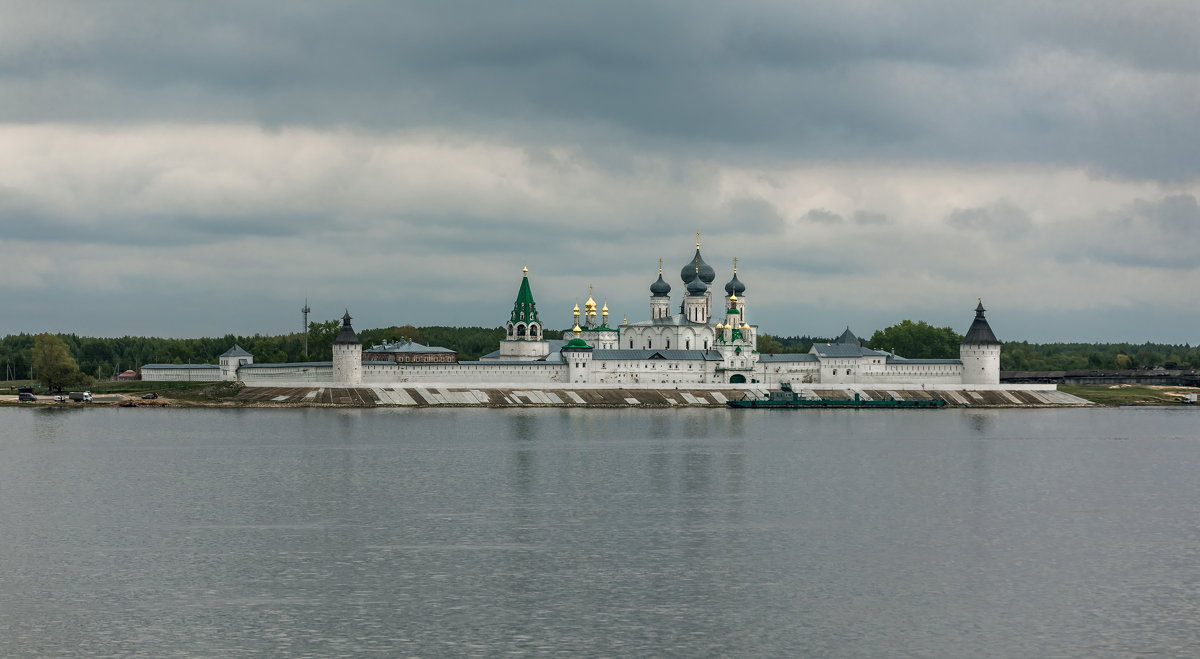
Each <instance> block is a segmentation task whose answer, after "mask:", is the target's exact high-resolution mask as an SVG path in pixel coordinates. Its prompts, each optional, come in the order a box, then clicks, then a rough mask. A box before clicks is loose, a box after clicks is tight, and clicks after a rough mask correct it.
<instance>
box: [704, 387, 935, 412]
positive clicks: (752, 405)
mask: <svg viewBox="0 0 1200 659" xmlns="http://www.w3.org/2000/svg"><path fill="white" fill-rule="evenodd" d="M725 404H726V405H728V406H730V407H735V408H744V409H758V410H765V409H770V410H778V409H796V408H814V407H816V408H828V407H836V408H846V407H848V408H853V409H862V408H865V409H928V408H939V407H946V401H945V400H943V399H941V398H930V399H918V400H903V399H895V398H888V399H883V400H868V399H865V398H863V397H862V396H860V395H859V394H858V393H857V392H856V393H855V394H854V398H835V399H832V400H830V399H820V398H818V399H811V398H804V397H802V396H800V394H799V393H797V392H795V391H793V390H792V386H791V385H790V384H788V383H786V382H784V383H782V384H781V385H779V389H778V390H777V391H772V392H770V393H769V394H768V396H767V398H765V399H757V398H745V399H742V400H729V401H725Z"/></svg>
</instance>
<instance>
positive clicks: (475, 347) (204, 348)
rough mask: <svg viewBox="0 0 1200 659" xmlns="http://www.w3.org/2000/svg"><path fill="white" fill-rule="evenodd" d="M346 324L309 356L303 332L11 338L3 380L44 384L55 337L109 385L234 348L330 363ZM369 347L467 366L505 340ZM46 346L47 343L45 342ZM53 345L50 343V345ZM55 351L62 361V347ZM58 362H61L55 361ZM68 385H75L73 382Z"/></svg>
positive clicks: (415, 330) (412, 332)
mask: <svg viewBox="0 0 1200 659" xmlns="http://www.w3.org/2000/svg"><path fill="white" fill-rule="evenodd" d="M341 326H342V321H340V320H329V321H323V322H312V323H309V331H308V337H307V351H306V349H305V335H304V333H303V332H293V333H289V334H279V335H264V334H254V335H251V336H241V335H235V334H226V335H224V336H219V337H205V338H198V339H170V338H160V337H148V336H123V337H116V338H107V337H81V336H79V335H76V334H38V335H35V334H10V335H8V336H5V337H4V338H0V377H2V378H3V379H6V380H30V379H40V378H39V377H38V376H37V371H38V369H37V368H35V361H34V357H35V354H36V353H37V350H35V347H36V345H37V344H38V338H39V337H55V338H56V339H57V340H58V341H60V342H61V343H62V347H63V350H62V356H64V357H66V358H69V359H70V360H71V361H72V362H73V363H74V366H75V368H76V369H77V370H78V371H79V373H81V374H82V375H86V376H90V377H91V378H93V379H96V380H105V379H108V378H110V377H112V376H114V375H117V374H119V373H121V372H122V371H124V370H136V369H138V368H140V367H141V366H142V365H143V364H216V363H217V358H218V357H219V356H220V355H221V354H222V353H224V352H225V351H226V350H229V348H230V347H232V346H233V345H234V344H237V345H240V346H241V347H242V348H244V349H245V350H246V351H247V352H249V353H250V354H252V355H254V361H256V362H265V363H285V362H304V361H330V360H332V359H333V339H334V337H336V336H337V334H338V332H339V331H340V330H341ZM545 335H546V338H548V339H559V338H562V332H561V331H555V330H546V332H545ZM358 337H359V340H360V341H362V343H363V347H364V348H369V347H371V346H373V345H377V344H380V343H382V342H384V341H389V342H394V341H398V340H401V339H409V340H412V341H416V342H417V343H421V344H424V345H429V346H440V347H443V348H449V349H451V350H454V351H456V352H457V353H458V358H459V359H460V360H462V361H469V360H475V359H479V357H480V356H481V355H485V354H487V353H489V352H492V351H494V350H496V349H497V348H499V345H500V340H501V339H503V338H504V328H500V327H445V326H431V327H413V326H412V325H403V326H398V327H385V328H378V329H368V330H363V331H361V332H358ZM42 343H46V340H45V339H43V340H42ZM47 345H49V344H47ZM40 349H43V350H53V351H54V354H55V355H56V356H57V355H59V353H58V348H57V347H54V348H50V347H45V348H40ZM53 361H55V362H57V361H59V359H58V358H57V357H56V358H55V359H54V360H53ZM67 386H75V383H70V384H69V385H67Z"/></svg>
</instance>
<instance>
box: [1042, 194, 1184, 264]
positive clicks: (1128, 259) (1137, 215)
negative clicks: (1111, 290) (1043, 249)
mask: <svg viewBox="0 0 1200 659" xmlns="http://www.w3.org/2000/svg"><path fill="white" fill-rule="evenodd" d="M1063 244H1066V243H1063ZM1075 245H1076V248H1075V249H1073V250H1069V251H1066V252H1065V253H1063V254H1061V255H1060V258H1062V259H1063V260H1064V261H1072V260H1079V258H1080V255H1081V254H1086V255H1087V256H1088V257H1089V258H1090V259H1091V260H1094V261H1100V262H1107V263H1113V264H1116V265H1122V266H1133V267H1138V268H1172V269H1182V270H1191V269H1194V268H1195V267H1196V263H1197V258H1196V247H1197V245H1200V204H1197V201H1196V197H1195V196H1193V195H1190V194H1179V195H1168V196H1165V197H1163V198H1161V199H1157V200H1148V199H1137V200H1134V201H1133V202H1132V203H1131V204H1129V205H1128V206H1127V207H1126V208H1123V209H1121V210H1118V211H1113V212H1107V213H1103V214H1101V215H1100V216H1099V217H1095V218H1091V219H1090V220H1089V221H1088V222H1087V226H1086V230H1083V231H1080V232H1079V238H1078V239H1077V241H1076V242H1075Z"/></svg>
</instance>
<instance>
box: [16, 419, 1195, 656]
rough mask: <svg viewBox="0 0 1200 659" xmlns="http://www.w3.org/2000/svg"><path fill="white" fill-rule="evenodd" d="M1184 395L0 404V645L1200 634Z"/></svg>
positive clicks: (1084, 649)
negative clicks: (721, 405)
mask: <svg viewBox="0 0 1200 659" xmlns="http://www.w3.org/2000/svg"><path fill="white" fill-rule="evenodd" d="M1198 479H1200V411H1197V410H1191V409H1186V408H1180V409H1173V408H1162V409H1123V410H1120V409H1118V410H1112V409H1100V410H1067V409H1062V410H1028V411H1026V410H994V411H966V410H942V411H930V412H913V411H871V412H856V411H847V410H831V411H817V410H806V411H802V412H795V413H787V412H765V413H763V412H758V413H756V412H752V411H727V410H694V409H682V410H553V409H544V410H524V411H500V410H450V409H445V410H396V409H388V410H330V409H309V410H154V409H88V410H80V409H77V410H47V409H43V410H31V409H15V408H4V409H0V656H16V657H26V656H30V657H40V656H46V657H82V656H122V657H169V656H188V657H239V656H280V657H308V656H313V657H318V656H319V657H333V656H386V657H392V656H462V655H467V656H473V655H479V656H495V655H543V654H545V655H562V656H648V655H651V656H680V657H701V656H755V657H758V656H763V657H1130V656H1160V657H1174V656H1180V657H1194V656H1200V485H1198Z"/></svg>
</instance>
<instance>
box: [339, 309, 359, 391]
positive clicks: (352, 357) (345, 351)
mask: <svg viewBox="0 0 1200 659" xmlns="http://www.w3.org/2000/svg"><path fill="white" fill-rule="evenodd" d="M333 381H334V382H340V383H342V384H362V343H361V342H360V341H359V340H358V335H357V334H355V333H354V328H353V327H351V326H350V312H349V311H346V314H345V315H344V316H342V330H341V331H340V332H338V335H337V338H336V339H334V340H333Z"/></svg>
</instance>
